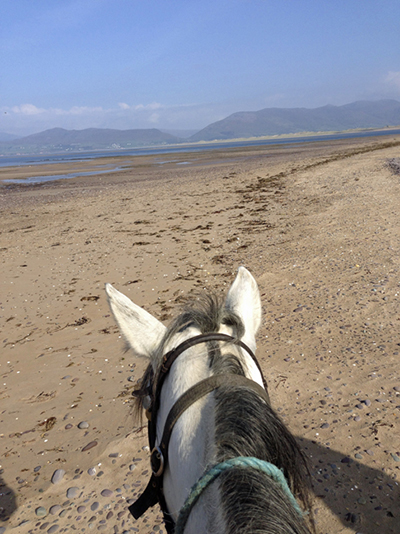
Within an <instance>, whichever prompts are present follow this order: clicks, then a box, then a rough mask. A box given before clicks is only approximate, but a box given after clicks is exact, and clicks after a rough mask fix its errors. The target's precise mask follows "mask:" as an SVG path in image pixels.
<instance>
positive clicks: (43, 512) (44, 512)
mask: <svg viewBox="0 0 400 534" xmlns="http://www.w3.org/2000/svg"><path fill="white" fill-rule="evenodd" d="M35 514H36V515H37V516H38V517H45V516H46V515H47V510H46V508H44V506H39V507H38V508H36V510H35Z"/></svg>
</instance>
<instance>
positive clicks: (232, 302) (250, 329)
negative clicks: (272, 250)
mask: <svg viewBox="0 0 400 534" xmlns="http://www.w3.org/2000/svg"><path fill="white" fill-rule="evenodd" d="M225 306H226V307H227V308H228V309H229V310H231V311H233V312H235V313H236V315H238V316H239V317H240V319H241V320H242V321H243V324H244V327H245V335H244V338H247V339H248V340H249V341H252V342H253V343H255V340H254V337H255V335H256V333H257V330H258V329H259V327H260V324H261V300H260V292H259V291H258V285H257V282H256V281H255V279H254V278H253V276H252V275H251V274H250V273H249V271H248V270H247V269H245V268H244V267H239V270H238V274H237V276H236V278H235V280H234V282H233V284H232V286H231V288H230V289H229V291H228V295H227V297H226V302H225Z"/></svg>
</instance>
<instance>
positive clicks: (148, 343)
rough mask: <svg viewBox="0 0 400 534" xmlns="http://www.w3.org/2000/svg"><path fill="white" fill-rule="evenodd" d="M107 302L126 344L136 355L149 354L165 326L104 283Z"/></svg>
mask: <svg viewBox="0 0 400 534" xmlns="http://www.w3.org/2000/svg"><path fill="white" fill-rule="evenodd" d="M106 293H107V300H108V304H109V305H110V308H111V311H112V314H113V315H114V319H115V321H116V323H117V325H118V327H119V329H120V331H121V333H122V335H123V337H124V338H125V341H126V342H127V344H128V347H130V348H131V349H133V351H134V352H135V353H136V354H137V355H138V356H151V355H152V354H153V353H154V351H155V349H156V348H157V347H158V345H159V344H160V343H161V340H162V337H163V336H164V333H165V330H166V327H165V326H164V325H163V324H162V323H160V321H158V319H156V318H155V317H153V316H152V315H150V313H148V312H147V311H146V310H144V309H143V308H141V307H140V306H137V305H136V304H134V303H133V302H132V301H131V300H130V299H128V297H126V296H125V295H123V294H122V293H120V292H119V291H117V290H116V289H115V288H114V287H113V286H112V285H111V284H106Z"/></svg>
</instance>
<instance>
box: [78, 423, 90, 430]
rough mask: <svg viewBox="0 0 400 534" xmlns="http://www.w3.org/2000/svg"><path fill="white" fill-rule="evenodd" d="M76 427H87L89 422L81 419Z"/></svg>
mask: <svg viewBox="0 0 400 534" xmlns="http://www.w3.org/2000/svg"><path fill="white" fill-rule="evenodd" d="M78 428H80V429H82V428H89V423H88V422H87V421H81V422H80V423H79V425H78Z"/></svg>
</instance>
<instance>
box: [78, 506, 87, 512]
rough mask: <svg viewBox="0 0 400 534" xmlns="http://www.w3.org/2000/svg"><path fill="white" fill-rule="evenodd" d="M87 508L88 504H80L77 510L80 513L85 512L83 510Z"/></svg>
mask: <svg viewBox="0 0 400 534" xmlns="http://www.w3.org/2000/svg"><path fill="white" fill-rule="evenodd" d="M85 510H86V506H83V505H82V506H78V508H77V511H78V514H83V512H84V511H85Z"/></svg>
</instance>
